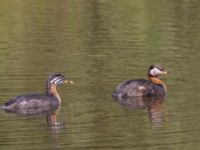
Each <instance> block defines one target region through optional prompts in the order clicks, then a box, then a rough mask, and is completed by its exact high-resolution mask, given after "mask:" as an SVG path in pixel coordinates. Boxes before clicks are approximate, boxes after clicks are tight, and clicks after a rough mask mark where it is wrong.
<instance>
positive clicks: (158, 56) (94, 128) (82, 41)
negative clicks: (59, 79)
mask: <svg viewBox="0 0 200 150" xmlns="http://www.w3.org/2000/svg"><path fill="white" fill-rule="evenodd" d="M86 1H87V2H86ZM86 1H78V0H67V1H66V0H58V1H55V0H43V1H28V0H21V1H3V0H2V1H0V85H1V86H0V93H1V99H0V103H1V104H2V103H4V102H5V101H7V100H9V99H10V98H11V97H13V96H16V95H18V94H22V93H26V92H31V91H33V92H44V91H45V89H44V86H45V80H46V78H47V75H48V74H49V73H51V72H63V73H64V74H66V76H68V77H70V78H71V79H72V80H73V81H74V82H75V84H74V85H70V86H60V87H59V88H58V90H59V93H60V95H61V98H62V100H63V103H62V106H61V110H60V113H59V116H58V118H59V122H61V123H64V126H62V127H58V128H50V127H48V125H47V123H46V118H45V117H36V118H24V117H18V116H16V115H14V114H10V113H5V112H4V111H0V116H1V117H0V122H1V126H0V133H1V136H0V149H1V150H8V149H9V150H37V149H38V150H39V149H42V150H51V149H52V150H55V149H57V150H66V149H81V150H83V149H86V150H93V149H100V150H108V149H120V150H121V149H127V150H129V149H134V150H158V149H160V150H161V149H162V150H163V149H166V150H168V149H169V150H171V149H173V150H179V149H181V150H188V149H197V147H199V146H200V144H199V143H200V140H199V139H200V117H199V116H200V109H199V106H200V101H199V100H200V95H199V91H200V86H199V83H198V80H199V79H200V77H199V73H200V70H199V63H200V53H199V49H200V28H199V24H200V15H199V13H200V1H195V0H182V1H173V0H162V1H159V0H156V1H154V2H152V1H151V2H150V1H148V0H143V1H141V0H134V1H133V0H109V1H108V0H86ZM154 63H160V64H162V65H163V66H165V68H166V69H167V70H169V71H170V72H171V73H170V75H168V76H163V77H162V79H163V80H164V81H165V82H166V84H167V87H168V94H167V96H166V98H165V100H164V101H156V102H155V103H153V104H152V106H151V108H146V107H144V108H137V109H136V108H130V107H125V106H122V105H120V104H119V103H118V102H116V101H114V100H113V99H112V98H111V93H112V91H113V90H114V88H115V87H116V86H117V84H118V83H120V82H122V81H124V80H126V79H133V78H146V70H147V68H148V66H149V65H150V64H154Z"/></svg>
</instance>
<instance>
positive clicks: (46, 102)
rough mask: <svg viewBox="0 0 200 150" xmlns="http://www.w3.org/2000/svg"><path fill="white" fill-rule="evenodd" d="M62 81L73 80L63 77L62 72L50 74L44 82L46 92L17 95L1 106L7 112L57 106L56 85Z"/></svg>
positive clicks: (69, 81) (62, 82) (42, 109)
mask: <svg viewBox="0 0 200 150" xmlns="http://www.w3.org/2000/svg"><path fill="white" fill-rule="evenodd" d="M64 83H73V82H72V81H71V80H67V79H65V77H64V75H62V74H59V73H53V74H50V75H49V77H48V80H47V82H46V94H24V95H19V96H16V97H14V98H12V99H11V100H9V101H8V102H6V103H5V104H4V105H3V106H2V107H1V108H2V109H4V110H6V111H7V112H27V111H28V110H32V111H31V112H32V113H33V114H34V113H35V114H37V113H39V112H40V113H42V112H45V111H48V110H50V108H52V107H58V106H59V105H60V104H61V98H60V96H59V94H58V92H57V90H56V86H57V85H60V84H64ZM34 111H35V112H34ZM28 112H30V111H28Z"/></svg>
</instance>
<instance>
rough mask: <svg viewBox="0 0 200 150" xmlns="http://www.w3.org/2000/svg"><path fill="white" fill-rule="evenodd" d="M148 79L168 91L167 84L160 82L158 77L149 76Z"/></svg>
mask: <svg viewBox="0 0 200 150" xmlns="http://www.w3.org/2000/svg"><path fill="white" fill-rule="evenodd" d="M148 77H149V80H150V81H151V82H153V83H154V84H158V85H161V86H163V88H164V90H165V91H167V87H166V85H165V83H164V82H163V81H162V80H160V79H159V78H158V77H157V76H148Z"/></svg>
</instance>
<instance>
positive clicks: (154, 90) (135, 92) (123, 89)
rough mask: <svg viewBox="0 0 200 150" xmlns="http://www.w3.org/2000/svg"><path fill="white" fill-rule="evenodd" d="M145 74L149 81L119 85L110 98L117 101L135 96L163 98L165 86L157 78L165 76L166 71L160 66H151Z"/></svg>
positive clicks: (130, 81) (128, 81) (143, 80)
mask: <svg viewBox="0 0 200 150" xmlns="http://www.w3.org/2000/svg"><path fill="white" fill-rule="evenodd" d="M147 74H148V78H149V80H145V79H138V80H127V81H125V82H123V83H121V84H119V85H118V86H117V88H116V90H115V91H114V92H113V94H112V96H113V97H114V98H117V99H120V98H126V97H136V96H160V97H162V96H165V92H166V90H167V88H166V85H165V84H164V82H163V81H162V80H160V79H159V77H158V76H159V75H161V74H167V71H165V69H164V68H163V67H162V66H161V65H151V66H150V67H149V70H148V73H147Z"/></svg>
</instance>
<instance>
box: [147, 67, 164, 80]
mask: <svg viewBox="0 0 200 150" xmlns="http://www.w3.org/2000/svg"><path fill="white" fill-rule="evenodd" d="M161 74H167V71H166V70H165V68H164V67H163V66H161V65H158V64H156V65H151V66H150V67H149V70H148V76H151V77H157V76H158V75H161Z"/></svg>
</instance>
